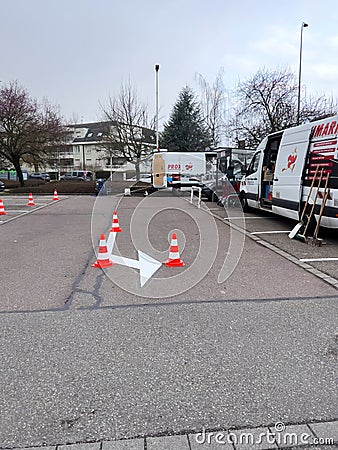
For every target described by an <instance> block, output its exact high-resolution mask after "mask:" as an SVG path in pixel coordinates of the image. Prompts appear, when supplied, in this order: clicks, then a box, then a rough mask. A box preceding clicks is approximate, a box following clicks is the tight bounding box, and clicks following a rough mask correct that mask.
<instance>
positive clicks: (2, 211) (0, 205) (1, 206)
mask: <svg viewBox="0 0 338 450" xmlns="http://www.w3.org/2000/svg"><path fill="white" fill-rule="evenodd" d="M6 214H7V213H6V211H5V208H4V204H3V201H2V200H1V198H0V216H4V215H6Z"/></svg>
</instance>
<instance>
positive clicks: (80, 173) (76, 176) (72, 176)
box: [60, 170, 93, 181]
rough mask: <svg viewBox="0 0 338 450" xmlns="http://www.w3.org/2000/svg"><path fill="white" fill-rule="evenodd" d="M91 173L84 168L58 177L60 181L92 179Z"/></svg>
mask: <svg viewBox="0 0 338 450" xmlns="http://www.w3.org/2000/svg"><path fill="white" fill-rule="evenodd" d="M92 179H93V173H92V172H87V171H84V170H73V172H67V173H65V174H64V175H62V176H61V177H60V181H92Z"/></svg>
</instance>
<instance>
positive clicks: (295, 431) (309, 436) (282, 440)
mask: <svg viewBox="0 0 338 450" xmlns="http://www.w3.org/2000/svg"><path fill="white" fill-rule="evenodd" d="M271 432H272V433H276V436H275V438H276V441H277V444H278V448H290V447H292V446H294V447H296V446H306V445H310V444H312V442H313V439H314V437H315V436H314V435H313V433H311V431H310V429H309V428H308V426H307V425H304V424H303V425H287V426H286V428H285V430H284V431H280V432H277V431H276V430H275V429H274V428H271Z"/></svg>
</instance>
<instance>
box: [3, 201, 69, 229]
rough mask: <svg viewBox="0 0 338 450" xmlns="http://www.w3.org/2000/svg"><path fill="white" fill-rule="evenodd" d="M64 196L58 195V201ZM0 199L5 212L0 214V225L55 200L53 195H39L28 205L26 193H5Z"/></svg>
mask: <svg viewBox="0 0 338 450" xmlns="http://www.w3.org/2000/svg"><path fill="white" fill-rule="evenodd" d="M65 198H66V197H65V196H62V197H59V201H60V200H64V199H65ZM2 201H3V205H4V210H5V212H6V214H5V215H0V225H1V224H4V223H7V222H10V221H12V220H14V219H16V218H18V217H21V216H24V215H26V214H30V213H32V212H34V211H36V210H38V209H41V208H44V207H45V206H48V205H52V204H54V203H56V201H53V195H39V196H35V197H33V203H34V206H28V203H29V196H28V195H6V196H3V197H2Z"/></svg>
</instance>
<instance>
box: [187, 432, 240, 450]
mask: <svg viewBox="0 0 338 450" xmlns="http://www.w3.org/2000/svg"><path fill="white" fill-rule="evenodd" d="M228 439H229V435H228V432H227V431H214V432H208V431H206V432H205V433H204V434H202V433H196V434H189V442H190V448H191V450H219V449H224V450H233V448H234V447H233V445H232V444H230V443H229V441H228ZM222 442H225V444H223V443H222Z"/></svg>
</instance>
